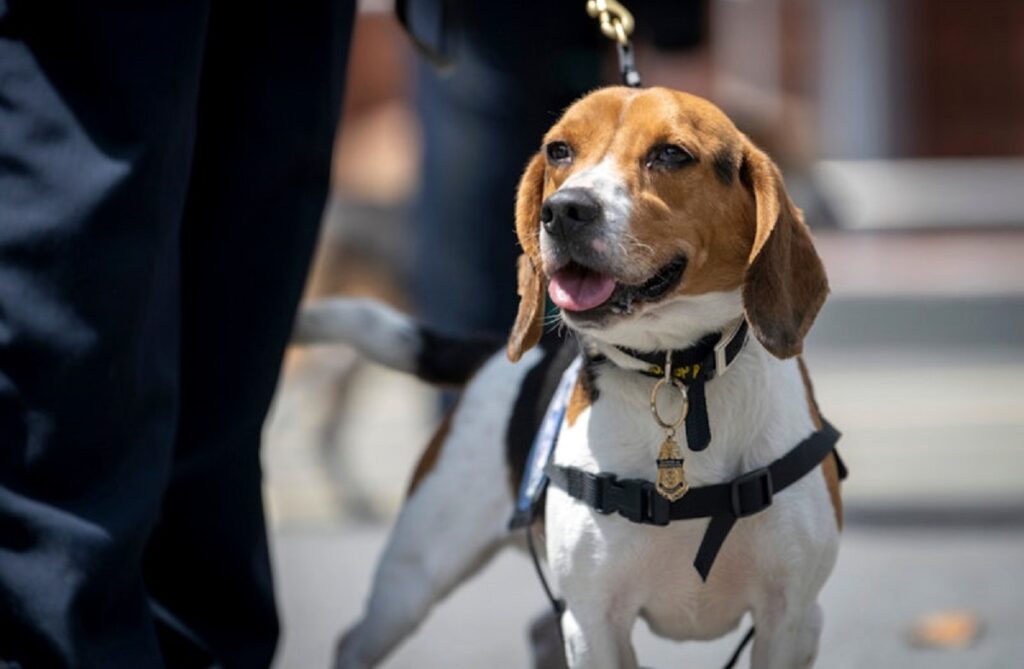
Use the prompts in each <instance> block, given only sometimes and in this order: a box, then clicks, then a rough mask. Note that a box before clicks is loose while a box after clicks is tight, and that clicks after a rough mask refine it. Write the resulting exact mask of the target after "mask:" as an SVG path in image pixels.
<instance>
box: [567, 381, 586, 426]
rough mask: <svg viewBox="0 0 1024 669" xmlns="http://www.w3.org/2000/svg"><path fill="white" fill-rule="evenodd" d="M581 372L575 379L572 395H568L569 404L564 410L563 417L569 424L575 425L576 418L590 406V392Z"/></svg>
mask: <svg viewBox="0 0 1024 669" xmlns="http://www.w3.org/2000/svg"><path fill="white" fill-rule="evenodd" d="M583 377H584V374H583V372H581V373H580V375H579V378H577V379H576V385H575V386H573V388H572V395H571V396H570V397H569V406H568V407H566V410H565V419H566V420H568V421H569V425H575V424H576V419H577V418H579V417H580V414H581V413H583V411H584V410H585V409H586V408H587V407H589V406H590V393H589V392H588V391H587V382H586V381H585V380H584V378H583Z"/></svg>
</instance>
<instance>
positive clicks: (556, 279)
mask: <svg viewBox="0 0 1024 669" xmlns="http://www.w3.org/2000/svg"><path fill="white" fill-rule="evenodd" d="M614 291H615V279H613V278H611V277H610V276H605V275H604V274H600V273H598V272H594V271H591V270H588V269H583V268H582V267H563V268H562V269H560V270H558V271H557V272H555V274H554V276H552V277H551V282H550V283H549V284H548V295H549V296H550V297H551V301H552V302H554V303H555V304H556V305H558V306H559V307H561V308H562V309H566V310H568V311H586V310H587V309H593V308H594V307H597V306H600V305H602V304H604V303H605V302H606V301H607V300H608V298H609V297H611V296H612V293H613V292H614Z"/></svg>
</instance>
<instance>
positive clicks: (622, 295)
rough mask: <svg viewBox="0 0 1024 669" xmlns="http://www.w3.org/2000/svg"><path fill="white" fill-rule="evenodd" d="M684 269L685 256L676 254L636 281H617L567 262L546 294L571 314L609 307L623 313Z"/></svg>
mask: <svg viewBox="0 0 1024 669" xmlns="http://www.w3.org/2000/svg"><path fill="white" fill-rule="evenodd" d="M685 271H686V256H679V257H677V258H675V259H674V260H672V262H670V263H668V264H666V265H664V266H663V267H661V269H659V270H658V271H657V272H655V273H654V275H653V276H652V277H651V278H650V279H648V280H647V281H645V282H644V283H642V284H639V285H629V284H623V283H619V282H617V281H616V280H615V279H614V277H612V276H609V275H608V274H603V273H601V272H598V271H597V270H594V269H591V268H589V267H586V266H584V265H581V264H579V263H577V262H570V263H569V264H568V265H566V266H565V267H563V268H561V269H560V270H558V271H557V272H555V273H554V274H553V275H552V276H551V280H550V282H549V283H548V295H549V296H550V297H551V301H552V302H554V303H555V305H556V306H558V307H560V308H562V309H564V310H565V311H570V312H572V313H573V315H574V316H576V315H586V316H589V315H591V313H593V314H595V315H596V314H597V313H598V312H602V313H603V312H605V311H610V312H612V313H619V314H625V313H629V312H630V311H631V310H632V307H633V305H634V304H635V303H640V302H653V301H654V300H657V299H659V298H661V297H663V296H664V295H665V294H667V293H668V292H669V291H671V290H672V289H673V288H675V287H676V286H678V285H679V282H680V281H682V279H683V273H684V272H685Z"/></svg>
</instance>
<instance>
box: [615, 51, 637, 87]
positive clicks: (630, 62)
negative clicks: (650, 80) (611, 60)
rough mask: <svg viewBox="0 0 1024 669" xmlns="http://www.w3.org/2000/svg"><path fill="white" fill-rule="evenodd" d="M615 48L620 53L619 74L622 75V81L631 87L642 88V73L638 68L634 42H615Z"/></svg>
mask: <svg viewBox="0 0 1024 669" xmlns="http://www.w3.org/2000/svg"><path fill="white" fill-rule="evenodd" d="M615 50H616V51H618V54H619V74H621V75H622V83H624V84H625V85H627V86H629V87H630V88H640V87H641V86H642V85H643V84H642V83H641V82H640V73H639V72H638V71H637V69H636V58H635V57H634V53H633V43H632V42H626V43H625V44H620V43H619V42H616V43H615Z"/></svg>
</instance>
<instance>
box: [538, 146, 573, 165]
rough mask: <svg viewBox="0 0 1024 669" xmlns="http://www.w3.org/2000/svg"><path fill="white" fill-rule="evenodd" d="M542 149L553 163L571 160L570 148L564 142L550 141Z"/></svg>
mask: <svg viewBox="0 0 1024 669" xmlns="http://www.w3.org/2000/svg"><path fill="white" fill-rule="evenodd" d="M544 150H545V152H546V153H547V154H548V160H550V161H551V162H553V163H568V162H571V161H572V149H571V148H569V145H568V144H566V143H565V142H550V143H549V144H548V145H547V146H546V147H545V149H544Z"/></svg>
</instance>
